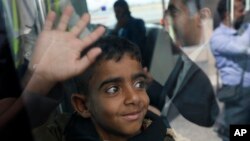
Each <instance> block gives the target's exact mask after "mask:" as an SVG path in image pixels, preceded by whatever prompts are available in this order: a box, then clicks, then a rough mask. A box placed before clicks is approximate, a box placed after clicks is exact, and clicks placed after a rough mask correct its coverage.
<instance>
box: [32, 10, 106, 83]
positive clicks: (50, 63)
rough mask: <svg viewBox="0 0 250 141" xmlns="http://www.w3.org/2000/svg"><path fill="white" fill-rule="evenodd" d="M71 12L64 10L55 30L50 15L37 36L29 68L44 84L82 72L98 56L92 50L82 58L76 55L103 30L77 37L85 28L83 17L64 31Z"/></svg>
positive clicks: (99, 51)
mask: <svg viewBox="0 0 250 141" xmlns="http://www.w3.org/2000/svg"><path fill="white" fill-rule="evenodd" d="M72 12H73V8H72V7H71V6H68V7H66V8H65V10H64V11H63V14H62V16H61V19H60V22H59V24H58V26H57V27H56V28H55V29H53V24H54V21H55V18H56V15H55V13H54V12H50V13H49V14H48V16H47V18H46V21H45V25H44V29H43V31H42V32H41V34H40V35H39V37H38V40H37V43H36V47H35V50H34V53H33V56H32V59H31V62H30V65H29V68H30V69H34V71H35V73H36V75H39V76H40V77H42V78H43V79H46V80H47V81H50V82H59V81H63V80H66V79H69V78H71V77H73V76H76V75H78V74H80V73H82V72H83V71H84V70H85V69H86V68H87V67H88V66H89V65H90V64H91V63H92V62H93V61H94V60H95V58H96V57H97V56H98V55H99V54H100V53H101V50H100V48H94V49H91V50H90V51H88V52H87V54H86V55H84V56H83V57H81V56H80V54H81V52H82V51H83V50H84V49H85V48H86V47H87V46H89V45H90V44H92V43H93V42H95V41H96V40H97V39H98V38H99V37H100V36H101V35H102V34H103V33H104V28H103V27H98V28H97V29H96V30H95V31H93V32H92V33H90V34H89V35H88V36H86V37H84V38H83V39H79V38H78V36H79V34H80V33H81V32H82V31H83V30H84V29H85V28H86V26H87V24H88V22H89V20H90V16H89V15H88V14H84V15H83V16H82V17H81V18H80V20H79V21H78V22H77V23H76V25H75V26H74V27H73V28H72V29H71V30H70V31H69V32H67V31H66V28H67V25H68V22H69V19H70V17H71V15H72Z"/></svg>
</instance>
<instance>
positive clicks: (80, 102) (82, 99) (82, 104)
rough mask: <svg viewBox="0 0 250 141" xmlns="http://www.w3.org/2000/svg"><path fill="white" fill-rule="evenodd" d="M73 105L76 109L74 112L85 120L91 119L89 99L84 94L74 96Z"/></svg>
mask: <svg viewBox="0 0 250 141" xmlns="http://www.w3.org/2000/svg"><path fill="white" fill-rule="evenodd" d="M71 103H72V105H73V107H74V110H75V111H76V112H77V113H78V114H80V115H81V116H82V117H84V118H89V117H91V113H90V112H89V108H88V106H87V98H86V96H85V95H83V94H72V96H71Z"/></svg>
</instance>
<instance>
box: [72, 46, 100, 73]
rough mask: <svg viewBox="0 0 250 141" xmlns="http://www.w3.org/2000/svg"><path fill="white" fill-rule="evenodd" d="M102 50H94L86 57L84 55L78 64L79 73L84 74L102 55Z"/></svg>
mask: <svg viewBox="0 0 250 141" xmlns="http://www.w3.org/2000/svg"><path fill="white" fill-rule="evenodd" d="M101 52H102V50H101V49H100V48H97V47H96V48H92V49H91V50H89V51H88V52H87V54H86V55H84V56H83V57H82V58H81V60H80V61H79V62H78V65H77V67H78V73H79V74H80V73H82V72H83V71H84V70H86V69H87V68H88V66H89V65H91V64H92V63H93V62H94V61H95V59H96V57H97V56H99V55H100V54H101Z"/></svg>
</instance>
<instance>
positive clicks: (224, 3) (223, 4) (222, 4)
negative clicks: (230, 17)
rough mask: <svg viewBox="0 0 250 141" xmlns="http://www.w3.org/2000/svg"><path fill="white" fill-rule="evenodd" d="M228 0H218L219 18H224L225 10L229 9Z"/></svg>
mask: <svg viewBox="0 0 250 141" xmlns="http://www.w3.org/2000/svg"><path fill="white" fill-rule="evenodd" d="M230 3H231V2H230V0H220V1H219V3H218V7H217V12H218V14H219V17H220V19H221V20H224V19H225V16H226V12H228V11H229V6H230Z"/></svg>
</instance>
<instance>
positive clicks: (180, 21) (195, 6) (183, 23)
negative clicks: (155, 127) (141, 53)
mask: <svg viewBox="0 0 250 141" xmlns="http://www.w3.org/2000/svg"><path fill="white" fill-rule="evenodd" d="M209 2H211V1H208V0H207V1H204V0H198V1H197V0H170V3H169V6H168V11H169V14H170V17H171V18H172V21H173V25H172V26H173V30H174V33H175V35H176V38H175V40H176V42H177V43H178V45H179V46H180V47H176V42H174V40H170V42H173V43H172V45H173V46H175V47H174V48H175V49H176V50H178V51H175V55H173V57H172V58H173V60H174V61H176V62H175V64H174V66H173V68H171V72H170V74H169V76H168V77H167V80H166V82H165V84H164V86H159V85H158V87H157V85H156V84H155V83H153V85H152V87H151V86H149V90H148V91H149V96H150V99H151V104H152V105H154V106H155V107H158V108H159V109H160V110H161V113H162V116H163V117H166V118H167V119H168V121H169V122H170V125H171V126H172V127H174V129H175V130H177V131H181V130H182V129H181V128H179V129H178V128H177V127H175V126H174V123H175V122H178V121H175V120H174V119H176V117H177V116H179V117H181V116H182V117H184V118H185V119H187V120H186V122H185V123H187V124H188V125H190V126H192V127H194V125H193V124H196V125H199V126H205V127H211V126H213V125H214V123H215V121H216V118H217V115H218V113H219V106H218V103H217V101H216V100H217V99H216V97H215V91H214V87H213V85H212V81H210V79H209V77H208V75H207V74H206V73H205V72H204V70H202V69H201V68H200V67H199V66H198V65H200V64H198V65H197V64H196V63H195V62H194V61H195V60H193V58H190V57H189V55H187V54H185V53H184V51H183V50H184V49H185V48H189V47H194V46H197V49H198V51H199V50H201V49H202V50H207V51H209V48H208V47H207V46H206V45H208V42H207V41H208V39H207V38H205V36H206V34H207V32H205V31H206V30H207V31H208V32H209V33H211V31H212V26H207V24H209V23H210V22H211V21H210V20H211V18H212V10H211V9H210V8H209V7H208V4H207V3H209ZM205 29H206V30H205ZM205 39H206V40H205ZM162 40H164V39H162ZM165 40H166V39H165ZM163 42H164V41H163ZM166 44H167V43H166ZM195 54H196V55H194V56H198V55H200V54H199V53H195ZM197 54H198V55H197ZM194 58H196V57H194ZM159 61H160V60H159ZM153 82H154V81H153ZM157 93H159V94H157ZM194 111H195V112H194ZM190 121H191V123H190ZM176 125H177V124H176ZM194 129H197V132H198V131H200V130H199V129H200V127H198V126H195V128H194ZM203 131H204V130H201V131H200V132H201V133H202V132H203ZM203 133H204V134H205V132H203ZM186 136H187V135H186ZM191 138H192V137H191ZM191 138H190V139H191ZM197 138H198V137H197ZM191 140H192V139H191Z"/></svg>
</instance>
